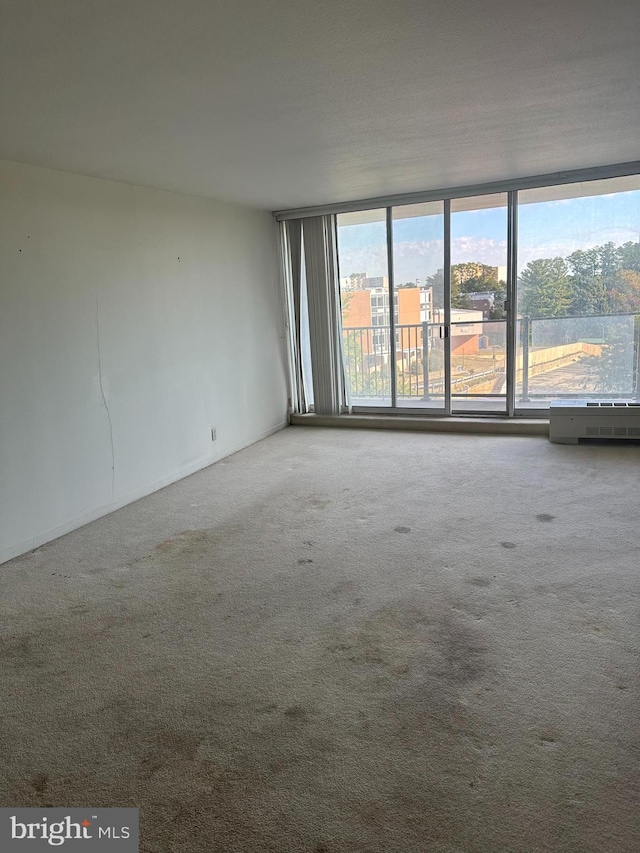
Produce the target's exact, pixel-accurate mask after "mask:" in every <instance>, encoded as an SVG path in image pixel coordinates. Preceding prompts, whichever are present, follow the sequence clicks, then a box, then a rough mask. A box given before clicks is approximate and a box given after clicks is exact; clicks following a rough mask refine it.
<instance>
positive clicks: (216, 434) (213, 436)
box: [211, 427, 218, 441]
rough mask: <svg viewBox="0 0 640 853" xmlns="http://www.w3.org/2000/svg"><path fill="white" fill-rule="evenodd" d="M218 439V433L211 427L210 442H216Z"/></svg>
mask: <svg viewBox="0 0 640 853" xmlns="http://www.w3.org/2000/svg"><path fill="white" fill-rule="evenodd" d="M217 438H218V431H217V430H216V428H215V427H211V441H216V440H217Z"/></svg>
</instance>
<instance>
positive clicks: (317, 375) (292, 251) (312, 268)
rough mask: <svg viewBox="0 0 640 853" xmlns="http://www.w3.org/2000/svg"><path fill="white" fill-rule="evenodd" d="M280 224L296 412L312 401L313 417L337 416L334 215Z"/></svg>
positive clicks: (340, 374) (340, 396)
mask: <svg viewBox="0 0 640 853" xmlns="http://www.w3.org/2000/svg"><path fill="white" fill-rule="evenodd" d="M282 226H283V245H284V248H285V251H284V253H283V254H284V260H285V266H286V267H288V269H286V270H285V277H286V280H287V283H288V288H287V289H288V293H289V303H290V304H289V316H290V344H291V350H292V354H291V355H292V358H291V367H292V384H293V399H294V401H295V407H296V411H298V412H306V411H308V410H309V406H310V401H311V399H312V400H313V410H314V411H315V412H316V413H317V414H322V415H337V414H339V413H340V412H341V410H342V407H343V404H344V402H345V395H344V371H343V364H342V348H341V313H340V304H339V296H338V272H337V254H336V243H335V217H334V216H312V217H308V218H306V219H297V220H295V219H292V220H288V221H286V222H284V223H282ZM305 285H306V286H305ZM305 296H306V299H305ZM305 308H306V311H305ZM307 334H308V351H307V353H306V354H307V356H308V355H309V354H310V362H311V365H310V367H311V369H310V370H309V365H308V363H307V362H308V360H309V359H308V357H307V358H305V350H306V349H307V348H306V346H305V344H306V340H305V339H306V337H307ZM309 373H311V376H309ZM310 385H311V386H312V387H309V386H310Z"/></svg>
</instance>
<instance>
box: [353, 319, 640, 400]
mask: <svg viewBox="0 0 640 853" xmlns="http://www.w3.org/2000/svg"><path fill="white" fill-rule="evenodd" d="M516 324H517V327H516V353H515V363H516V364H515V367H516V370H515V376H516V398H517V400H518V402H519V403H527V402H529V401H532V400H536V399H540V400H541V399H553V398H571V397H613V396H617V397H629V398H634V399H636V398H637V399H640V315H639V314H608V315H598V316H594V315H589V316H583V317H553V318H530V317H520V318H518V319H517V321H516ZM450 328H451V360H452V372H451V395H452V396H453V397H469V398H473V397H497V396H499V397H504V395H505V394H506V321H505V320H471V321H464V322H454V323H452V324H451V327H450ZM443 329H444V326H442V325H441V324H438V323H419V324H396V325H395V338H396V341H395V370H396V374H395V379H396V392H397V397H398V399H399V400H400V399H401V400H412V399H413V400H429V399H431V397H436V398H437V397H442V395H443V394H444V391H445V371H444V352H445V350H444V340H443V338H442V337H441V335H442V334H443ZM342 335H343V347H344V359H345V371H346V379H347V382H348V384H349V389H350V393H351V397H352V398H353V399H358V398H360V399H367V400H375V399H390V397H391V388H392V383H391V369H392V360H393V356H392V348H391V331H390V329H389V326H388V325H387V326H357V327H348V328H343V332H342ZM425 342H426V346H425Z"/></svg>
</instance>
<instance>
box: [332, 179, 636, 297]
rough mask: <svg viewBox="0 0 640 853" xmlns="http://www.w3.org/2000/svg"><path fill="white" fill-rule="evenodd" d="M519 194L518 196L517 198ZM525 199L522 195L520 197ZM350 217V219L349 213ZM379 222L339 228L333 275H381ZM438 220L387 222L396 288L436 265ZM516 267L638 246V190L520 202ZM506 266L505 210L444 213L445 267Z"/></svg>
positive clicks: (382, 227)
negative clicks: (447, 225)
mask: <svg viewBox="0 0 640 853" xmlns="http://www.w3.org/2000/svg"><path fill="white" fill-rule="evenodd" d="M523 196H524V194H523ZM525 197H526V196H525ZM351 216H353V214H351ZM381 217H382V219H381V221H379V222H372V223H367V224H363V225H346V226H342V227H341V226H340V217H338V250H339V262H340V276H341V277H345V276H348V275H350V274H351V273H354V272H365V273H367V275H368V276H386V275H387V249H386V230H385V222H384V211H381ZM443 221H444V219H443V216H442V215H433V216H422V217H413V218H410V219H397V220H395V221H394V223H393V237H394V277H395V281H396V283H397V284H402V283H405V282H408V281H415V280H416V279H419V280H420V283H421V284H423V283H424V280H425V278H426V276H429V275H433V274H434V273H435V272H436V271H437V270H438V269H440V268H442V267H443V265H444V261H443V246H444V241H443ZM518 235H519V241H518V268H519V269H523V268H524V267H525V266H526V265H527V263H528V262H529V261H531V260H534V259H535V258H554V257H557V256H560V257H566V256H567V255H570V254H571V253H572V252H574V251H576V250H577V249H590V248H592V247H593V246H599V245H602V244H603V243H607V242H609V241H612V242H613V243H615V244H616V245H621V244H622V243H626V242H628V241H633V242H638V241H640V190H633V191H629V192H619V193H610V194H608V195H598V196H588V197H584V198H574V199H560V200H557V201H547V202H536V203H532V204H520V205H519V207H518ZM465 261H478V262H480V263H483V264H488V265H490V266H506V264H507V210H506V208H505V207H501V208H488V209H486V210H478V211H460V212H456V213H452V214H451V262H452V263H453V264H456V263H462V262H465Z"/></svg>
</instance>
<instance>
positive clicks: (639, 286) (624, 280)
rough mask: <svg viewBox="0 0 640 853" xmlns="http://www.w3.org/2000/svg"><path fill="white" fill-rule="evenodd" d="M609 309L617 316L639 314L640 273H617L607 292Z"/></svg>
mask: <svg viewBox="0 0 640 853" xmlns="http://www.w3.org/2000/svg"><path fill="white" fill-rule="evenodd" d="M609 307H610V310H611V311H613V312H614V313H618V314H637V313H640V272H636V271H635V270H632V269H623V270H619V271H618V273H617V274H616V276H615V278H614V280H613V284H612V286H611V289H610V290H609Z"/></svg>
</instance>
